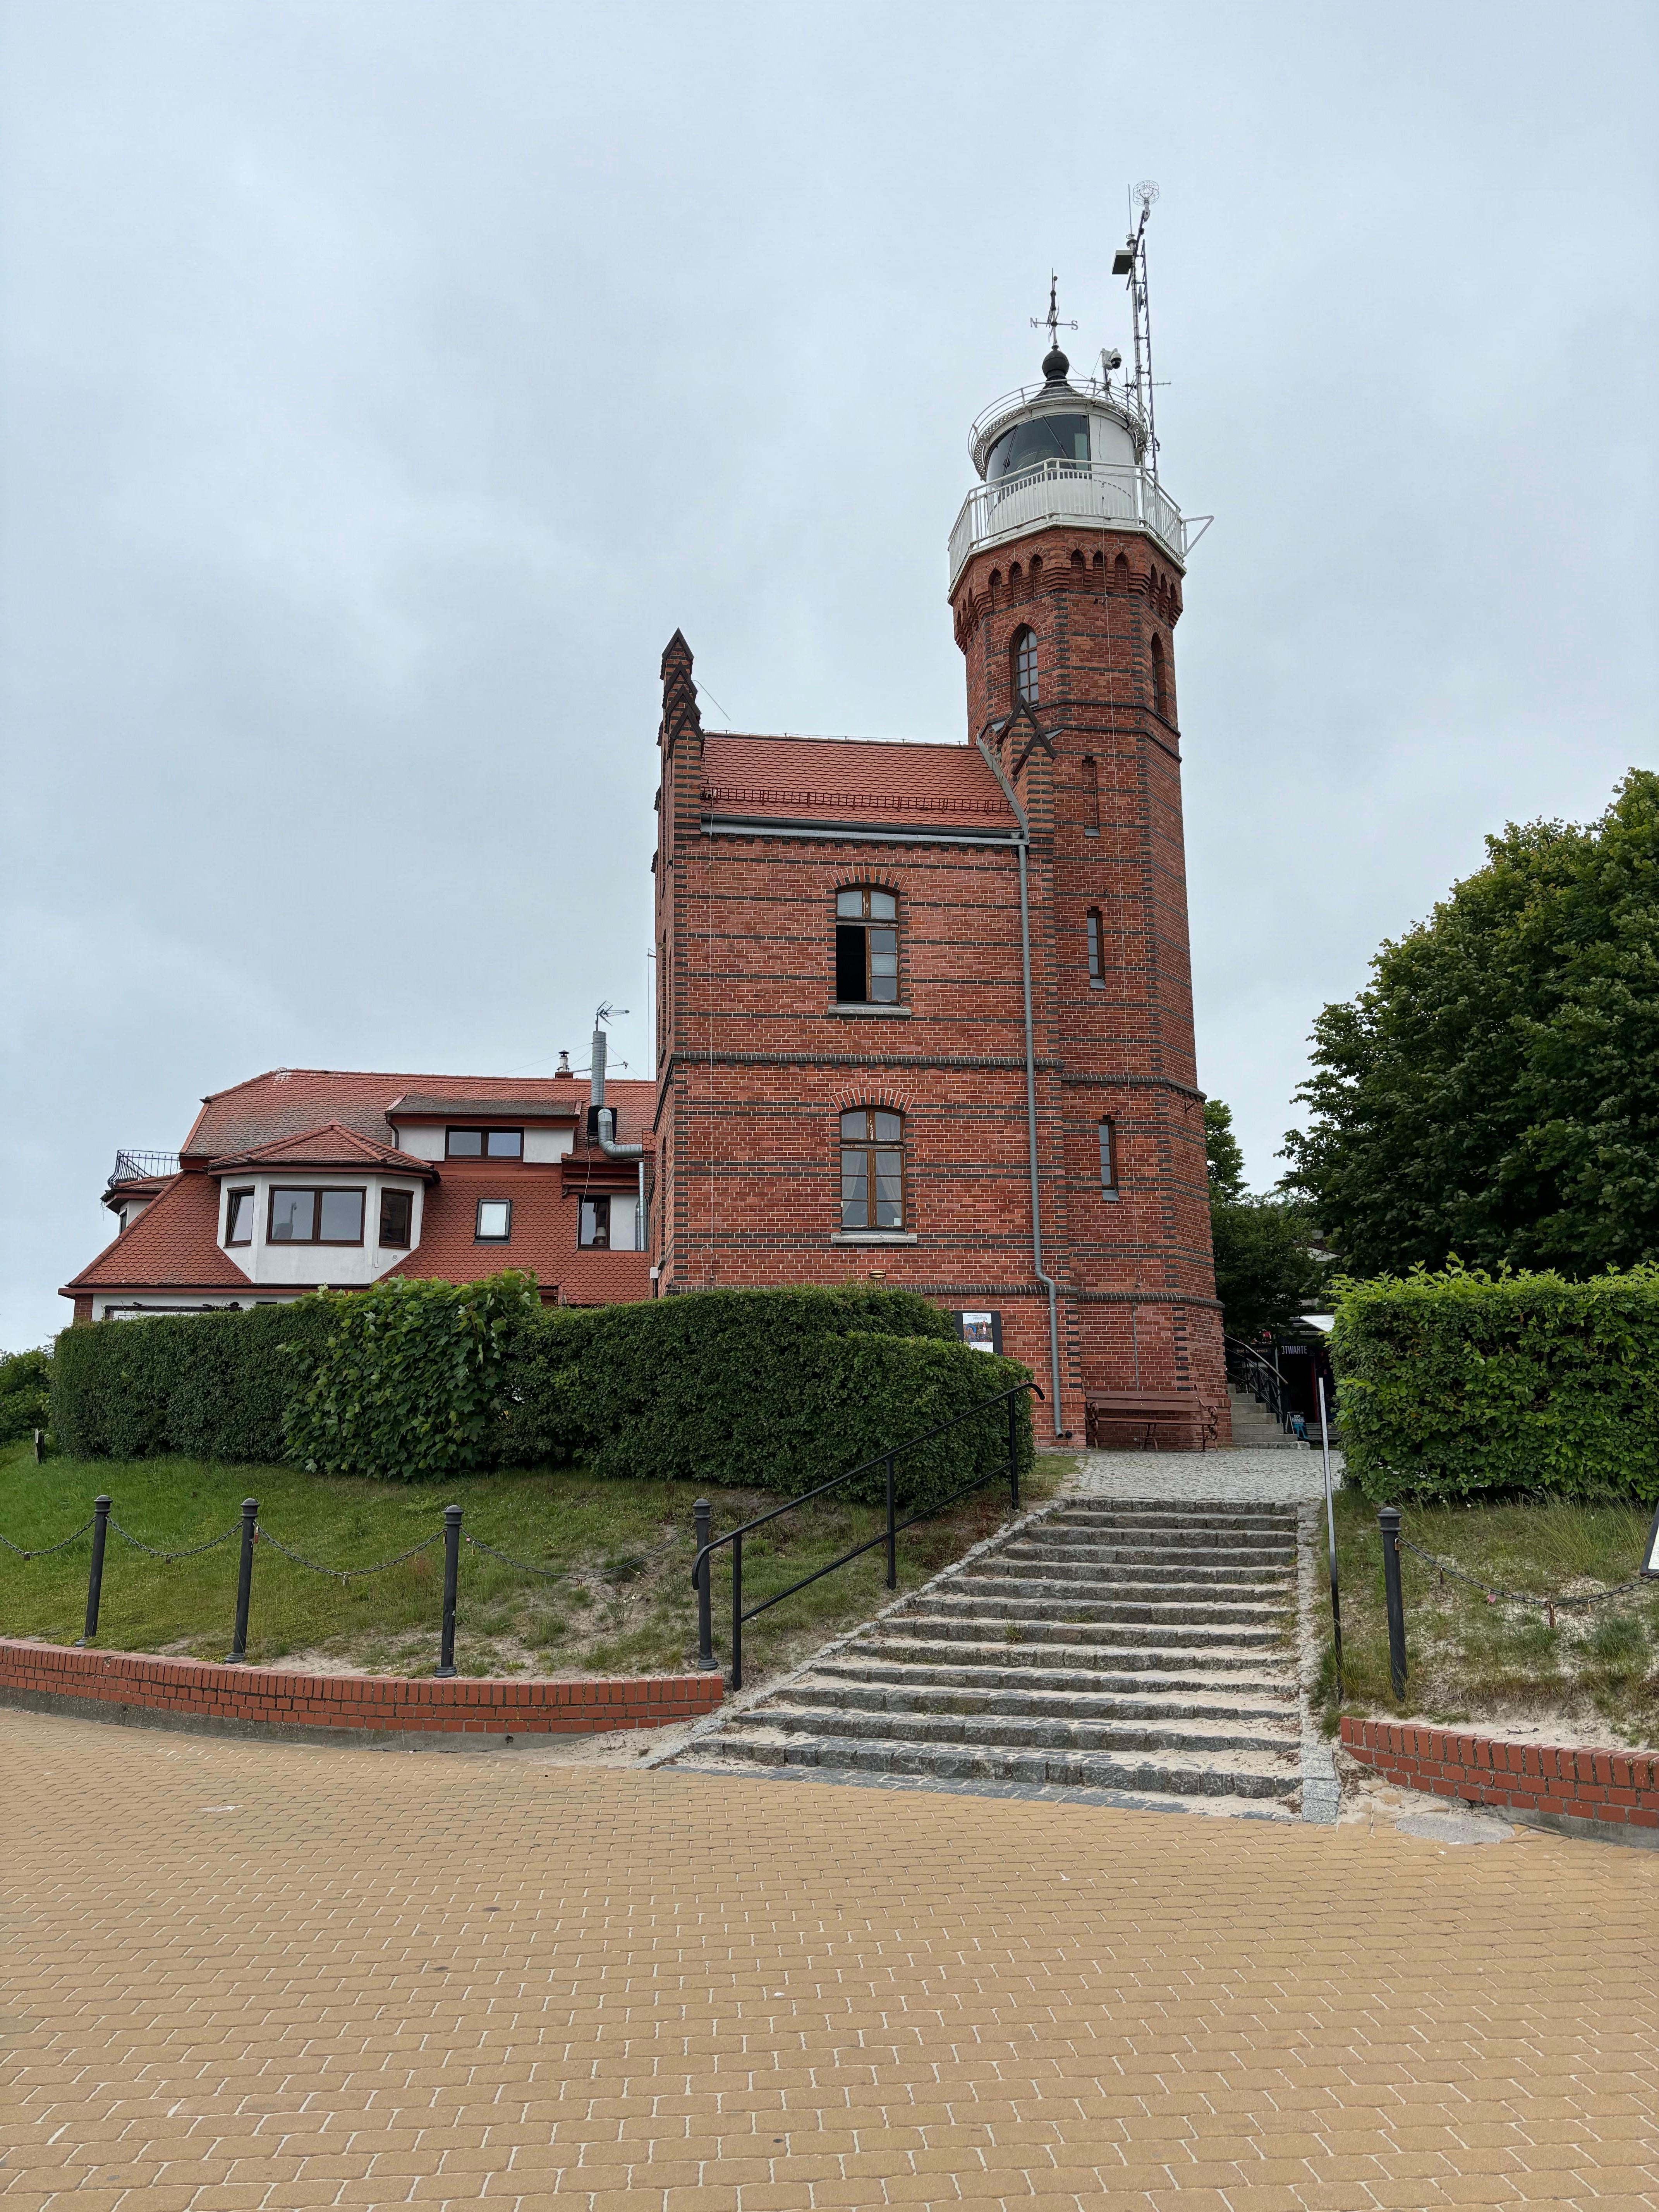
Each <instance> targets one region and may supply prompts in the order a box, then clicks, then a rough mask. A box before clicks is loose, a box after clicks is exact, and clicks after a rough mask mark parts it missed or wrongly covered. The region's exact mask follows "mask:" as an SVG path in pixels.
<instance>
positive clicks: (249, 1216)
mask: <svg viewBox="0 0 1659 2212" xmlns="http://www.w3.org/2000/svg"><path fill="white" fill-rule="evenodd" d="M126 1225H127V1222H126V1216H125V1213H124V1214H123V1215H122V1217H121V1226H122V1228H123V1229H125V1227H126ZM225 1242H226V1243H227V1244H251V1243H252V1242H253V1193H252V1191H251V1190H233V1191H231V1192H229V1193H228V1194H227V1196H226V1200H225Z"/></svg>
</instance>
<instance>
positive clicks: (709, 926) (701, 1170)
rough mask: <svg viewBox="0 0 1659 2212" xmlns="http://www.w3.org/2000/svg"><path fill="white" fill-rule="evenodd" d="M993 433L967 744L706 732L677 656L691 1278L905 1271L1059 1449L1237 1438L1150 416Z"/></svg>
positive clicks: (1096, 411)
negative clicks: (1033, 1407) (950, 1315)
mask: <svg viewBox="0 0 1659 2212" xmlns="http://www.w3.org/2000/svg"><path fill="white" fill-rule="evenodd" d="M1069 369H1070V364H1069V363H1068V362H1067V361H1066V356H1065V355H1064V354H1063V353H1061V352H1060V350H1059V349H1058V348H1057V346H1056V347H1054V348H1052V349H1051V350H1050V352H1049V354H1048V357H1047V358H1046V360H1045V361H1044V362H1043V374H1044V381H1043V383H1042V386H1038V387H1033V388H1030V389H1028V390H1025V391H1023V392H1016V393H1014V394H1012V395H1011V396H1010V397H1009V398H1007V399H1006V400H1004V401H1000V402H999V403H998V404H996V405H995V406H994V407H993V408H992V409H990V410H987V413H986V415H985V416H982V417H981V420H980V422H978V423H977V424H976V425H975V430H974V434H973V440H972V447H971V450H972V453H973V458H974V462H975V469H976V471H977V474H978V476H979V478H980V482H979V483H978V484H977V485H976V486H975V489H974V490H973V491H972V492H971V493H970V494H969V497H968V499H967V501H966V502H965V503H964V505H963V510H962V513H961V515H960V516H959V517H958V519H957V525H956V527H955V529H954V531H953V532H952V534H951V581H950V601H951V611H952V613H953V615H954V617H955V623H956V635H957V642H958V644H959V645H960V646H961V647H962V650H963V656H964V658H965V660H966V664H967V730H966V733H965V738H964V742H963V744H960V745H937V744H904V743H896V744H874V743H872V744H866V743H859V742H851V741H841V740H828V739H811V738H779V737H764V736H750V735H743V734H737V733H732V732H705V731H704V730H703V728H702V720H701V716H700V713H699V708H698V702H697V692H696V684H695V682H694V680H693V676H692V656H691V653H690V648H689V647H688V646H687V645H686V642H685V641H684V638H683V637H682V636H681V635H679V634H678V632H677V633H676V634H675V635H674V637H673V638H672V639H671V641H670V643H669V645H668V647H667V648H666V650H665V653H664V655H663V660H662V678H663V714H662V723H661V727H660V731H659V746H660V750H661V768H662V781H661V787H660V790H659V794H658V801H657V805H658V810H659V832H658V844H657V851H656V855H655V858H654V861H653V867H654V872H655V898H656V939H657V961H658V981H659V990H658V1001H659V1003H658V1016H657V1032H658V1033H657V1054H658V1063H657V1066H658V1093H657V1103H656V1111H655V1118H654V1128H653V1147H654V1162H653V1165H654V1173H653V1177H652V1188H651V1199H650V1214H651V1223H650V1237H651V1247H652V1256H653V1261H654V1262H655V1268H654V1271H653V1272H654V1278H655V1280H656V1283H657V1285H658V1288H659V1291H660V1292H661V1293H663V1294H669V1295H671V1294H673V1293H676V1292H680V1291H691V1290H698V1289H703V1288H707V1287H712V1286H714V1285H747V1284H767V1283H779V1282H801V1281H805V1282H823V1283H834V1282H838V1281H843V1280H846V1279H849V1278H857V1279H864V1278H873V1279H878V1280H881V1281H884V1282H885V1283H887V1284H889V1285H895V1286H904V1287H909V1288H914V1289H916V1290H918V1291H922V1292H923V1293H925V1294H926V1295H927V1297H931V1298H933V1299H934V1300H935V1301H937V1302H938V1303H939V1304H942V1305H945V1306H948V1307H951V1308H953V1309H955V1310H958V1311H962V1312H964V1313H970V1314H975V1315H980V1316H994V1319H992V1320H990V1321H988V1322H977V1323H974V1324H970V1328H972V1329H975V1330H979V1331H981V1332H983V1333H992V1332H994V1334H995V1335H996V1336H997V1338H998V1339H999V1340H1000V1342H1001V1344H1002V1345H1003V1346H1004V1347H1005V1348H1006V1350H1007V1351H1009V1352H1012V1353H1014V1354H1015V1355H1016V1356H1018V1358H1022V1359H1024V1360H1025V1361H1027V1362H1028V1363H1029V1364H1030V1366H1031V1368H1032V1370H1033V1371H1034V1372H1035V1373H1036V1375H1037V1376H1039V1378H1040V1379H1041V1380H1042V1382H1043V1383H1044V1385H1045V1387H1046V1388H1047V1389H1048V1392H1049V1413H1050V1415H1051V1416H1052V1419H1053V1421H1054V1430H1055V1431H1056V1432H1057V1433H1060V1434H1065V1435H1075V1436H1079V1437H1080V1436H1081V1435H1082V1433H1083V1432H1084V1431H1085V1420H1086V1421H1087V1423H1088V1425H1090V1426H1091V1427H1092V1428H1093V1429H1094V1430H1095V1431H1096V1432H1097V1433H1098V1434H1099V1435H1100V1436H1101V1437H1102V1439H1103V1440H1108V1441H1120V1442H1121V1441H1128V1440H1129V1439H1130V1438H1131V1437H1134V1436H1137V1435H1139V1434H1143V1433H1146V1431H1148V1429H1149V1428H1152V1427H1154V1426H1155V1427H1156V1429H1157V1431H1158V1433H1159V1434H1160V1435H1161V1437H1163V1439H1164V1441H1166V1442H1170V1443H1175V1442H1182V1443H1188V1444H1194V1443H1200V1442H1204V1441H1208V1442H1211V1443H1226V1442H1227V1441H1228V1440H1229V1435H1230V1431H1229V1428H1228V1415H1227V1402H1228V1401H1227V1392H1226V1387H1225V1379H1224V1375H1223V1366H1222V1344H1221V1326H1220V1313H1219V1309H1218V1305H1217V1304H1216V1299H1215V1285H1214V1275H1213V1269H1212V1260H1211V1251H1210V1232H1209V1207H1208V1198H1207V1189H1206V1171H1205V1154H1204V1121H1203V1099H1202V1096H1201V1094H1200V1091H1199V1090H1198V1088H1197V1085H1196V1069H1195V1064H1194V1041H1193V1015H1192V986H1191V975H1190V963H1189V957H1188V936H1187V900H1186V884H1185V870H1184V860H1183V853H1182V817H1181V745H1180V731H1179V723H1178V717H1177V714H1176V678H1175V654H1174V640H1175V630H1176V623H1177V622H1178V621H1179V619H1180V615H1181V610H1182V578H1183V574H1184V566H1185V552H1186V546H1187V538H1186V531H1185V526H1184V525H1183V523H1182V518H1181V515H1180V513H1179V511H1178V510H1177V509H1176V507H1175V506H1174V504H1173V503H1172V502H1171V501H1170V500H1169V499H1168V497H1167V496H1166V495H1164V493H1163V491H1162V489H1161V488H1160V486H1159V485H1158V481H1157V477H1156V474H1155V472H1154V471H1152V467H1151V465H1150V454H1151V452H1152V447H1151V446H1150V442H1149V439H1148V436H1147V431H1146V421H1145V417H1144V416H1143V414H1142V412H1141V410H1140V408H1139V406H1138V405H1137V404H1136V401H1135V398H1134V397H1133V394H1127V395H1126V394H1124V393H1121V392H1115V391H1114V390H1113V388H1112V386H1111V383H1110V378H1109V374H1108V376H1107V377H1106V379H1105V380H1103V381H1102V382H1088V383H1081V382H1079V383H1073V381H1072V380H1071V379H1070V375H1069Z"/></svg>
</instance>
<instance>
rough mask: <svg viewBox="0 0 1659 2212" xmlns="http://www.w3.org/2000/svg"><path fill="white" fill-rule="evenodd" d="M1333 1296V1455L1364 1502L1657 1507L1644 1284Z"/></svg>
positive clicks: (1642, 1273)
mask: <svg viewBox="0 0 1659 2212" xmlns="http://www.w3.org/2000/svg"><path fill="white" fill-rule="evenodd" d="M1339 1290H1340V1300H1339V1304H1338V1307H1337V1314H1336V1322H1335V1327H1334V1329H1333V1332H1332V1336H1331V1357H1332V1360H1333V1362H1334V1365H1335V1369H1336V1375H1337V1380H1338V1384H1339V1387H1340V1394H1341V1412H1342V1437H1343V1445H1344V1449H1345V1451H1346V1463H1347V1471H1348V1474H1349V1476H1350V1477H1351V1478H1352V1480H1354V1481H1355V1482H1356V1483H1358V1486H1359V1487H1360V1488H1361V1489H1363V1490H1364V1492H1366V1494H1367V1495H1368V1496H1369V1497H1370V1498H1375V1499H1379V1500H1381V1499H1389V1498H1392V1499H1394V1500H1395V1501H1396V1502H1397V1501H1398V1500H1400V1499H1401V1498H1420V1499H1425V1500H1426V1499H1455V1498H1465V1497H1469V1496H1472V1495H1474V1494H1475V1493H1477V1492H1484V1491H1527V1492H1553V1493H1554V1494H1556V1495H1558V1496H1562V1497H1575V1498H1590V1497H1605V1496H1614V1497H1625V1498H1641V1499H1644V1500H1646V1501H1652V1500H1653V1499H1655V1498H1659V1268H1656V1267H1635V1268H1632V1269H1631V1270H1630V1271H1629V1272H1628V1273H1617V1272H1609V1273H1607V1274H1605V1275H1598V1276H1596V1277H1595V1278H1594V1279H1591V1280H1590V1281H1589V1282H1583V1283H1574V1282H1569V1281H1567V1280H1566V1279H1565V1278H1564V1277H1562V1276H1560V1275H1556V1274H1508V1273H1504V1274H1499V1275H1490V1274H1485V1273H1476V1272H1474V1271H1472V1270H1466V1269H1464V1268H1462V1267H1459V1266H1457V1265H1456V1264H1455V1263H1454V1264H1453V1265H1452V1266H1451V1267H1448V1268H1446V1269H1445V1270H1444V1271H1443V1273H1437V1274H1429V1273H1424V1272H1421V1271H1417V1272H1413V1273H1412V1274H1409V1275H1407V1276H1403V1277H1401V1276H1384V1277H1382V1278H1380V1279H1377V1280H1376V1281H1373V1282H1368V1283H1358V1284H1346V1285H1339Z"/></svg>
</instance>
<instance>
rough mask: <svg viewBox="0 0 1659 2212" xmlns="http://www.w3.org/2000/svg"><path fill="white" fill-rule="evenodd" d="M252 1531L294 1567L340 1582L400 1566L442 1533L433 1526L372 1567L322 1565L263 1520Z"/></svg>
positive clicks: (437, 1538)
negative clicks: (295, 1548)
mask: <svg viewBox="0 0 1659 2212" xmlns="http://www.w3.org/2000/svg"><path fill="white" fill-rule="evenodd" d="M253 1533H254V1534H255V1535H256V1536H257V1537H258V1541H260V1543H262V1544H269V1545H270V1547H271V1549H272V1550H273V1551H277V1552H280V1553H282V1555H283V1558H284V1559H292V1560H293V1562H294V1564H295V1566H296V1567H309V1568H310V1570H311V1571H312V1573H313V1575H331V1576H332V1577H334V1579H335V1580H336V1581H337V1582H339V1583H350V1582H356V1580H357V1579H358V1577H360V1576H362V1575H383V1574H385V1572H386V1569H387V1568H388V1567H400V1566H402V1565H403V1563H404V1560H405V1559H415V1558H416V1557H417V1556H418V1554H419V1553H422V1552H429V1551H430V1550H431V1549H432V1547H433V1546H434V1545H435V1544H441V1542H442V1541H443V1534H444V1532H443V1530H442V1529H441V1528H435V1529H434V1530H433V1532H432V1534H430V1535H429V1536H423V1537H422V1539H421V1541H420V1542H419V1543H418V1544H411V1545H410V1547H409V1549H408V1550H407V1551H406V1552H399V1553H398V1554H397V1556H396V1558H395V1559H381V1560H380V1562H379V1563H378V1565H374V1566H372V1567H324V1566H319V1565H318V1563H317V1561H316V1560H315V1559H307V1558H305V1557H304V1555H303V1554H302V1553H299V1552H295V1551H292V1550H290V1549H289V1547H288V1545H286V1544H285V1543H283V1540H282V1538H281V1537H280V1536H273V1535H272V1534H271V1533H270V1529H269V1528H266V1527H265V1525H264V1522H263V1521H261V1522H256V1523H255V1526H254V1531H253Z"/></svg>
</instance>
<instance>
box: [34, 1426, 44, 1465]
mask: <svg viewBox="0 0 1659 2212" xmlns="http://www.w3.org/2000/svg"><path fill="white" fill-rule="evenodd" d="M45 1459H46V1431H45V1430H44V1429H37V1430H36V1431H35V1432H34V1464H35V1465H36V1467H39V1466H40V1465H41V1463H42V1462H44V1460H45Z"/></svg>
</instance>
